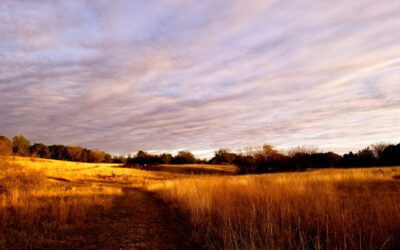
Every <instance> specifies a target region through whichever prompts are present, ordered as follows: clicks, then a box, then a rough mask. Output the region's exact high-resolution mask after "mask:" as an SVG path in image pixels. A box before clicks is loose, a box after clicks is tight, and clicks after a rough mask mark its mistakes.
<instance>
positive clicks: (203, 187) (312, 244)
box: [150, 167, 400, 249]
mask: <svg viewBox="0 0 400 250" xmlns="http://www.w3.org/2000/svg"><path fill="white" fill-rule="evenodd" d="M399 173H400V168H398V167H397V168H382V169H377V168H372V169H349V170H340V169H339V170H320V171H312V172H304V173H282V174H266V175H257V176H256V175H253V176H235V177H225V176H224V177H212V176H208V177H204V176H202V177H194V178H186V179H180V180H172V181H166V182H163V183H158V184H155V185H153V186H150V189H151V190H154V191H156V192H158V193H159V194H160V195H161V197H162V198H163V199H165V200H166V201H168V202H169V203H170V204H171V205H172V206H174V207H175V208H177V209H178V210H180V211H181V212H182V213H183V214H184V215H186V216H187V217H188V218H189V220H190V221H191V222H192V224H193V225H194V226H195V228H196V232H197V237H201V238H206V240H207V242H208V244H209V245H208V248H211V249H396V248H397V249H398V248H399V247H400V181H399V180H398V178H397V176H398V175H399Z"/></svg>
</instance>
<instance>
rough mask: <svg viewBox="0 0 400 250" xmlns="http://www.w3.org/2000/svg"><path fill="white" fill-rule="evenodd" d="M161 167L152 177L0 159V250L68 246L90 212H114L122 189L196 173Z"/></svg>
mask: <svg viewBox="0 0 400 250" xmlns="http://www.w3.org/2000/svg"><path fill="white" fill-rule="evenodd" d="M162 168H163V169H162V170H161V169H157V170H156V171H155V172H153V171H145V170H141V169H133V168H123V167H122V166H121V165H118V164H98V163H96V164H93V163H77V162H67V161H58V160H48V159H39V158H25V157H0V249H4V248H7V249H10V248H13V249H21V248H37V247H39V248H41V247H50V248H53V247H58V246H60V245H63V244H64V243H65V242H68V241H71V239H70V238H69V237H70V236H68V232H69V231H71V230H73V229H76V228H80V227H83V226H84V224H85V221H87V219H89V217H90V216H91V214H92V213H93V212H94V211H95V212H96V213H97V214H99V213H100V214H103V215H101V216H107V214H109V213H112V212H113V211H110V209H112V205H113V200H114V199H115V197H116V196H120V195H123V191H122V189H123V188H133V187H134V188H146V187H147V186H148V185H152V184H154V183H159V182H162V181H164V180H171V179H176V178H183V177H186V176H190V174H191V170H192V169H193V168H197V169H200V167H199V166H195V165H188V166H180V167H179V168H180V169H181V170H180V171H175V170H173V169H172V168H173V166H162ZM206 168H207V171H210V170H212V171H222V170H219V169H218V168H214V169H213V166H207V167H206ZM189 169H190V170H189ZM223 171H232V168H229V167H227V168H225V169H224V170H223ZM71 237H72V236H71Z"/></svg>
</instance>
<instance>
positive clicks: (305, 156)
mask: <svg viewBox="0 0 400 250" xmlns="http://www.w3.org/2000/svg"><path fill="white" fill-rule="evenodd" d="M0 155H16V156H32V157H40V158H47V159H56V160H67V161H77V162H94V163H122V164H125V166H128V167H129V166H132V165H140V166H145V165H148V166H151V165H157V164H195V163H196V164H203V163H208V164H220V165H221V164H234V165H236V166H238V167H239V172H240V173H268V172H284V171H303V170H305V169H308V168H333V167H371V166H393V165H400V143H399V144H397V145H395V144H383V143H380V144H374V145H371V146H369V147H367V148H364V149H362V150H359V151H358V152H356V153H353V152H349V153H347V154H344V155H339V154H336V153H334V152H321V151H319V150H317V149H316V148H313V147H305V146H303V147H297V148H293V149H291V150H289V151H287V152H281V151H278V150H277V149H275V148H274V147H273V146H272V145H269V144H265V145H264V146H263V147H262V149H259V150H246V151H245V152H240V153H234V152H231V151H230V150H229V149H226V148H221V149H219V150H217V151H215V153H214V156H213V157H212V158H211V159H210V160H202V159H199V158H196V157H195V156H194V155H193V154H192V153H191V152H190V151H179V152H178V153H177V154H176V155H172V154H169V153H162V154H152V153H148V152H145V151H142V150H140V151H138V152H137V153H136V154H135V155H129V156H128V157H125V156H112V155H110V154H108V153H106V152H104V151H100V150H90V149H86V148H82V147H79V146H64V145H51V146H47V145H44V144H42V143H34V144H31V143H30V141H29V140H28V139H27V138H25V137H24V136H22V135H19V136H14V138H13V139H12V140H10V139H8V138H7V137H5V136H0Z"/></svg>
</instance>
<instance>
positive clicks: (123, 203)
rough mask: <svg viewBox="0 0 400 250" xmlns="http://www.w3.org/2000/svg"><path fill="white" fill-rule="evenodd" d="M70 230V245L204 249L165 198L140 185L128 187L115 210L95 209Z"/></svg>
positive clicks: (113, 247) (115, 203) (111, 247)
mask: <svg viewBox="0 0 400 250" xmlns="http://www.w3.org/2000/svg"><path fill="white" fill-rule="evenodd" d="M70 232H71V233H73V235H70V237H69V238H70V239H71V238H75V240H72V241H70V242H68V243H67V245H65V248H68V249H204V247H201V245H200V244H198V243H195V242H194V241H193V240H192V235H191V232H192V230H191V228H190V226H189V225H188V224H186V223H184V221H183V220H182V219H181V218H179V217H178V216H177V215H175V214H173V213H172V211H171V209H170V208H169V207H168V206H167V205H166V204H165V203H164V202H162V201H161V200H160V199H159V198H157V197H155V196H154V195H153V194H151V193H149V192H146V191H141V190H137V189H124V195H122V196H116V197H115V199H114V201H113V205H112V208H111V211H109V212H107V213H105V212H104V211H93V212H92V213H91V214H90V216H89V218H87V220H86V221H85V225H84V226H82V227H81V228H79V229H76V228H75V229H73V230H72V229H71V231H70ZM57 248H58V249H60V248H59V247H57ZM61 248H64V247H61Z"/></svg>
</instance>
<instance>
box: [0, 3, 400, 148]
mask: <svg viewBox="0 0 400 250" xmlns="http://www.w3.org/2000/svg"><path fill="white" fill-rule="evenodd" d="M398 13H400V3H399V2H398V1H394V0H393V1H389V0H388V1H383V2H379V3H378V2H376V1H372V0H371V1H370V0H363V1H356V2H355V1H350V2H349V1H335V2H329V1H328V2H327V1H290V2H288V1H257V2H254V3H252V4H251V5H250V4H248V2H246V1H234V2H227V1H212V2H209V1H172V0H171V1H159V2H157V3H156V2H151V3H150V2H148V1H96V2H94V1H11V0H5V1H3V2H2V4H1V6H0V58H1V60H0V117H1V119H0V131H1V132H2V133H5V134H7V135H10V136H11V135H14V134H19V133H22V134H25V135H27V136H29V137H30V138H31V139H32V140H34V141H42V142H45V143H64V144H82V145H84V146H87V147H95V148H101V149H104V150H107V151H110V152H113V153H129V152H133V151H136V150H138V149H145V150H154V151H157V150H166V151H174V150H177V149H183V148H187V149H190V150H193V151H196V152H203V153H204V152H209V151H210V150H213V149H215V148H218V147H230V148H232V149H239V148H243V147H245V146H247V145H260V144H262V143H265V142H269V143H273V144H275V145H278V146H280V147H290V146H296V145H303V144H308V145H317V146H320V147H321V148H323V149H339V151H341V150H348V149H355V148H358V147H361V146H364V145H367V144H369V143H373V142H377V141H393V142H396V141H400V132H399V130H398V129H397V127H396V125H397V124H400V94H399V93H400V75H399V74H398V72H399V70H400V33H399V32H398V31H399V30H400V16H399V15H398ZM203 153H201V154H203Z"/></svg>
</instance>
